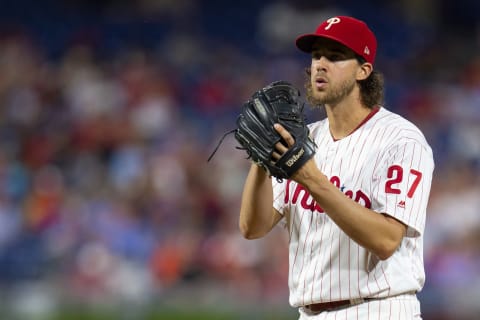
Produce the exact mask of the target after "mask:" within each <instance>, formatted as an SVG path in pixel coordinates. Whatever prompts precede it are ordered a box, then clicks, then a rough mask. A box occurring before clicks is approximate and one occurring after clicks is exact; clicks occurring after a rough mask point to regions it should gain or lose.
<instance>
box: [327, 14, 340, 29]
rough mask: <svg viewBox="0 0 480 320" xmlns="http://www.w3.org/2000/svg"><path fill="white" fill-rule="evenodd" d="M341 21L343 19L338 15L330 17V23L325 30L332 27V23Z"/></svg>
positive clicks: (328, 21)
mask: <svg viewBox="0 0 480 320" xmlns="http://www.w3.org/2000/svg"><path fill="white" fill-rule="evenodd" d="M340 21H341V20H340V18H338V17H334V18H330V19H328V20H327V23H328V25H327V26H326V27H325V30H328V29H330V27H331V26H332V24H336V23H339V22H340Z"/></svg>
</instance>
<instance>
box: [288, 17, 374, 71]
mask: <svg viewBox="0 0 480 320" xmlns="http://www.w3.org/2000/svg"><path fill="white" fill-rule="evenodd" d="M318 38H327V39H331V40H335V41H337V42H340V43H341V44H343V45H344V46H346V47H348V48H350V49H352V50H353V51H354V52H355V53H356V54H358V55H359V56H361V57H363V58H364V59H365V60H366V61H367V62H370V63H371V64H373V62H374V61H375V54H376V53H377V39H376V38H375V35H374V34H373V32H372V30H370V29H369V28H368V26H367V24H366V23H365V22H363V21H361V20H358V19H355V18H352V17H347V16H337V17H332V18H329V19H327V20H325V21H323V22H322V23H321V24H320V25H319V26H318V28H317V31H315V33H310V34H304V35H301V36H299V37H298V38H297V40H296V41H295V44H296V45H297V48H299V49H300V50H302V51H304V52H308V53H310V52H312V45H313V44H314V43H315V40H317V39H318Z"/></svg>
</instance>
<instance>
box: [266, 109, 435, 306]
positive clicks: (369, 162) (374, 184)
mask: <svg viewBox="0 0 480 320" xmlns="http://www.w3.org/2000/svg"><path fill="white" fill-rule="evenodd" d="M377 110H378V111H372V113H371V114H370V115H369V117H368V118H367V119H366V120H365V122H364V123H362V125H361V126H360V127H359V128H357V129H356V130H355V131H354V132H353V133H351V134H350V135H349V136H347V137H345V138H343V139H340V140H336V141H335V140H334V139H333V138H332V136H331V134H330V131H329V122H328V119H324V120H322V121H319V122H315V123H313V124H311V125H310V131H311V134H312V137H313V139H314V140H315V142H316V144H317V145H318V149H317V153H316V155H315V158H314V159H315V161H316V163H317V166H318V167H319V169H320V170H321V171H322V172H323V173H324V174H325V175H326V176H327V177H328V178H329V179H330V181H331V182H332V183H333V184H335V185H336V186H337V187H338V188H339V189H340V190H341V191H342V192H343V193H344V194H345V195H346V196H348V197H350V198H352V199H353V200H354V201H357V202H358V203H360V204H362V205H363V206H365V207H367V208H370V209H371V210H374V211H376V212H379V213H386V214H388V215H390V216H392V217H394V218H396V219H397V220H400V221H402V222H403V223H405V224H406V225H407V226H408V228H407V235H406V236H405V237H404V239H403V240H402V242H401V245H400V247H399V248H398V249H397V250H396V252H395V253H394V254H393V255H392V256H391V257H390V258H388V259H387V260H385V261H381V260H380V259H379V258H378V257H376V256H375V255H374V254H372V253H370V252H369V251H367V250H366V249H364V248H363V247H361V246H359V245H358V244H357V243H356V242H354V241H353V240H351V239H350V238H349V237H348V236H347V235H346V234H345V233H344V232H343V231H342V230H341V229H340V228H339V227H338V226H337V225H336V224H335V223H334V222H333V221H332V220H331V219H330V218H329V216H328V215H327V214H325V213H324V211H323V209H322V208H321V207H320V206H319V205H318V204H317V203H316V202H315V201H314V199H313V198H312V196H311V195H310V194H308V192H307V191H306V190H305V189H304V188H303V187H302V186H301V185H298V184H297V183H296V182H294V181H291V180H284V181H283V182H282V183H278V182H277V181H276V180H275V179H272V181H273V182H272V184H273V190H274V204H273V206H274V208H275V209H277V210H278V211H279V212H280V213H281V214H283V215H284V216H285V217H286V223H287V225H288V230H289V233H290V237H289V265H290V270H289V280H288V282H289V288H290V304H291V305H292V306H302V305H308V304H312V303H319V302H327V301H335V300H345V299H355V298H361V297H378V298H382V297H389V296H395V295H398V294H402V293H406V292H416V291H419V290H421V288H422V287H423V284H424V281H425V272H424V267H423V231H424V226H425V218H426V208H427V202H428V197H429V193H430V186H431V180H432V173H433V168H434V163H433V156H432V150H431V148H430V146H429V145H428V143H427V141H426V140H425V138H424V136H423V134H422V133H421V132H420V130H419V129H418V128H417V127H416V126H415V125H413V124H412V123H411V122H409V121H407V120H406V119H404V118H402V117H401V116H399V115H397V114H395V113H392V112H390V111H388V110H386V109H385V108H383V107H382V108H380V109H377ZM372 232H375V230H372Z"/></svg>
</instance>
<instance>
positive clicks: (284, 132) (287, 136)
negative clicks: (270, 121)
mask: <svg viewBox="0 0 480 320" xmlns="http://www.w3.org/2000/svg"><path fill="white" fill-rule="evenodd" d="M273 127H274V128H275V130H277V132H278V134H280V136H281V137H282V138H283V140H285V142H286V143H287V144H288V147H291V146H293V145H294V144H295V140H294V139H293V137H292V135H291V134H290V133H289V132H288V131H287V130H285V128H284V127H282V125H281V124H279V123H275V124H274V125H273Z"/></svg>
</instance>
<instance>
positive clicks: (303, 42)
mask: <svg viewBox="0 0 480 320" xmlns="http://www.w3.org/2000/svg"><path fill="white" fill-rule="evenodd" d="M318 39H328V40H333V41H336V42H338V43H340V44H342V45H344V46H346V47H347V48H349V47H348V46H347V45H346V44H345V43H343V41H341V40H340V39H338V38H336V37H332V36H328V35H318V34H314V33H311V34H304V35H302V36H299V37H298V38H297V40H296V41H295V45H296V46H297V48H298V49H300V50H302V51H303V52H306V53H311V52H312V47H313V44H314V43H315V41H317V40H318Z"/></svg>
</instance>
